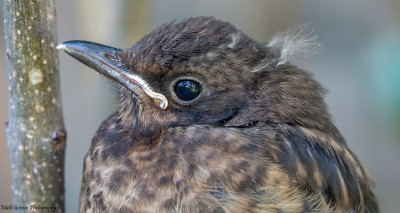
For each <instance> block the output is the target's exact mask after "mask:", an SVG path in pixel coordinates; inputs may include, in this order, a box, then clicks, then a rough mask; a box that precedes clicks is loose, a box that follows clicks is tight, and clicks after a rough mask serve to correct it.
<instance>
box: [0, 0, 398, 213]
mask: <svg viewBox="0 0 400 213" xmlns="http://www.w3.org/2000/svg"><path fill="white" fill-rule="evenodd" d="M56 3H57V19H58V40H59V41H60V42H61V41H66V40H72V39H82V40H90V41H95V42H98V43H103V44H108V45H111V46H115V47H120V48H125V47H130V46H131V45H132V44H133V43H134V42H136V41H137V40H138V39H140V38H141V37H142V36H144V35H145V34H147V33H148V32H150V31H151V30H152V29H154V28H155V27H157V26H159V25H160V24H162V23H165V22H170V21H173V20H176V21H180V20H182V19H184V18H186V17H191V16H200V15H204V16H215V17H217V18H219V19H222V20H225V21H229V22H231V23H232V24H234V25H235V26H237V27H238V28H239V29H240V30H242V31H244V32H246V33H247V34H248V35H250V36H251V37H253V38H254V39H256V40H258V41H260V42H268V40H269V39H270V38H271V37H272V36H273V35H274V34H275V33H277V32H280V31H284V30H286V29H288V28H289V27H293V26H296V25H299V24H302V23H306V22H311V23H312V24H313V25H314V26H315V27H316V32H317V33H318V34H319V40H320V42H321V43H322V45H323V52H322V53H321V54H319V55H316V56H314V57H312V58H311V59H310V60H308V61H307V62H305V63H303V65H302V66H303V67H304V68H306V69H308V70H309V71H310V72H312V73H314V75H315V78H316V79H317V80H318V81H319V82H321V83H322V84H323V85H324V86H325V87H326V88H327V89H328V90H329V91H330V92H329V93H328V95H327V96H326V101H327V103H328V105H329V108H330V112H331V114H332V115H333V119H334V123H335V124H336V125H337V126H338V128H339V129H340V131H341V132H342V133H343V135H344V137H345V138H346V140H347V142H348V145H349V147H350V148H351V149H352V150H353V151H354V152H355V153H356V155H357V156H358V157H359V159H360V160H361V161H362V162H363V163H364V164H365V165H366V167H367V168H368V169H369V171H370V172H371V173H372V175H373V176H374V177H375V179H376V187H375V192H376V195H377V197H378V199H379V203H380V208H381V210H382V212H389V213H390V212H398V211H399V209H400V139H399V137H400V1H399V0H353V1H347V0H336V1H306V0H298V1H292V0H279V1H275V0H270V1H269V0H252V1H242V0H201V1H200V0H198V1H186V0H147V1H144V0H143V1H139V0H135V1H130V0H115V1H107V0H85V1H81V0H69V1H62V0H57V1H56ZM1 16H2V14H1ZM0 25H2V22H1V24H0ZM0 54H3V57H0V69H1V71H0V175H1V176H0V178H1V179H0V204H3V205H4V204H10V203H12V193H11V188H10V187H11V169H10V160H9V153H8V148H7V145H6V135H5V125H4V123H5V122H6V121H7V119H8V118H7V116H8V111H7V110H8V96H7V91H8V90H7V76H6V75H7V74H6V68H5V49H4V40H3V39H2V40H1V41H0ZM60 67H61V90H62V102H63V107H64V119H65V125H66V128H67V131H68V141H67V150H66V162H65V165H66V173H65V174H66V186H65V188H66V210H67V212H77V210H78V197H79V189H80V182H81V173H82V162H83V157H84V155H85V153H86V151H87V150H88V147H89V144H90V141H91V138H92V136H93V135H94V133H95V131H96V130H97V128H98V126H99V125H100V123H101V122H102V121H103V120H104V119H105V118H107V116H108V115H109V114H111V113H112V112H113V111H115V110H116V108H117V106H118V103H117V101H116V99H115V94H114V91H113V89H112V86H110V84H109V83H108V82H107V80H105V79H102V78H101V77H99V76H98V75H96V74H95V73H94V72H93V71H91V70H90V69H88V68H87V67H85V66H84V65H82V64H80V63H78V62H77V61H75V60H74V59H72V58H71V57H69V56H67V55H66V54H65V53H61V52H60Z"/></svg>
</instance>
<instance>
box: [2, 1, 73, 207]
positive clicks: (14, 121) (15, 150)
mask: <svg viewBox="0 0 400 213" xmlns="http://www.w3.org/2000/svg"><path fill="white" fill-rule="evenodd" d="M3 10H4V32H5V40H6V54H7V74H8V82H9V87H8V90H9V122H8V126H7V143H8V146H9V150H10V155H11V164H12V165H11V168H12V173H13V185H12V189H13V192H14V198H13V199H14V203H13V206H12V208H13V209H14V210H15V211H16V210H26V211H32V210H36V211H39V212H40V211H42V210H43V211H45V208H49V210H50V211H51V212H54V210H55V211H56V212H64V152H65V141H66V132H65V130H64V122H63V117H62V108H61V98H60V80H59V68H58V53H57V51H56V49H55V47H56V45H57V34H56V13H55V1H54V0H48V1H40V0H33V1H32V0H29V1H28V0H4V1H3ZM18 212H19V211H18Z"/></svg>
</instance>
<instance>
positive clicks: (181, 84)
mask: <svg viewBox="0 0 400 213" xmlns="http://www.w3.org/2000/svg"><path fill="white" fill-rule="evenodd" d="M170 91H171V94H172V97H173V98H174V99H175V100H176V101H177V102H178V103H180V104H184V105H186V104H191V103H193V102H195V101H196V100H198V99H199V98H200V97H201V95H202V94H203V92H204V87H203V84H202V83H201V81H200V80H199V79H197V78H193V77H181V78H178V79H176V80H174V81H173V82H172V83H171V87H170Z"/></svg>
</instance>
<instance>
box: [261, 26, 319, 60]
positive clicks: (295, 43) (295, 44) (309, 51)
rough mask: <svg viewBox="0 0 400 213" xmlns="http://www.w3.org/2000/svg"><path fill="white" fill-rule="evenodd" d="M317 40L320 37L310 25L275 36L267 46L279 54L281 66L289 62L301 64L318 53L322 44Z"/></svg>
mask: <svg viewBox="0 0 400 213" xmlns="http://www.w3.org/2000/svg"><path fill="white" fill-rule="evenodd" d="M317 40H318V35H316V34H315V33H314V29H313V28H312V27H310V24H303V25H300V26H298V27H295V28H293V29H289V30H288V31H286V32H283V33H279V34H277V35H275V36H274V37H273V38H272V39H271V41H270V42H269V43H268V45H267V46H268V47H269V48H271V50H272V51H273V52H276V53H277V54H278V56H279V62H278V64H277V66H279V65H281V64H285V63H287V62H290V63H295V62H299V61H302V60H304V59H307V58H308V57H309V56H311V55H313V54H316V53H318V52H319V51H320V49H321V44H320V43H318V41H317Z"/></svg>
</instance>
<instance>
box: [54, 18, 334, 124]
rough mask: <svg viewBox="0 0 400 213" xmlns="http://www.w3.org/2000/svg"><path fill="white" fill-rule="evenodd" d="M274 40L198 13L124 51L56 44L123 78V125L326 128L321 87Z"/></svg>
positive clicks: (118, 79)
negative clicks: (261, 39) (264, 39)
mask: <svg viewBox="0 0 400 213" xmlns="http://www.w3.org/2000/svg"><path fill="white" fill-rule="evenodd" d="M274 42H275V45H270V46H267V45H264V44H260V43H258V42H256V41H254V40H253V39H251V38H250V37H248V36H247V35H245V34H244V33H242V32H241V31H239V30H237V29H236V28H235V27H234V26H232V25H231V24H229V23H226V22H222V21H219V20H216V19H214V18H209V17H197V18H189V19H186V20H184V21H182V22H180V23H177V24H175V23H170V24H166V25H162V26H160V27H159V28H157V29H155V30H154V31H153V32H151V33H150V34H148V35H146V36H144V37H143V38H142V39H141V40H139V41H138V42H137V43H136V44H134V45H133V46H132V47H131V48H128V49H125V50H121V49H117V48H113V47H108V46H104V45H100V44H96V43H91V42H85V41H69V42H64V43H62V44H60V45H59V46H58V48H59V49H63V50H65V51H66V52H67V53H68V54H70V55H71V56H73V57H74V58H76V59H78V60H79V61H81V62H83V63H84V64H86V65H88V66H90V67H92V68H93V69H94V70H96V71H97V72H99V73H101V74H102V75H104V76H106V77H108V78H110V79H112V80H114V81H116V82H118V85H119V88H120V98H121V107H120V110H119V115H120V119H121V122H123V123H130V124H134V123H137V122H141V123H142V124H144V125H150V123H152V124H154V125H157V126H159V127H163V128H165V127H170V126H185V125H193V124H207V125H221V126H246V125H249V124H252V123H256V122H287V123H297V124H300V125H311V126H315V127H316V128H325V127H324V126H325V122H327V121H328V120H329V115H328V114H327V112H326V106H325V104H324V102H323V99H322V94H323V89H322V88H321V87H320V85H319V84H318V83H317V82H315V81H314V80H313V79H312V78H311V77H310V75H309V74H308V73H306V72H304V71H302V70H299V69H297V68H295V67H293V66H291V65H289V64H288V63H286V61H285V60H283V59H286V58H287V57H286V58H283V57H284V54H287V53H285V52H284V51H288V50H284V48H285V41H283V40H281V41H280V40H279V39H275V40H274ZM151 126H153V125H151Z"/></svg>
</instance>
